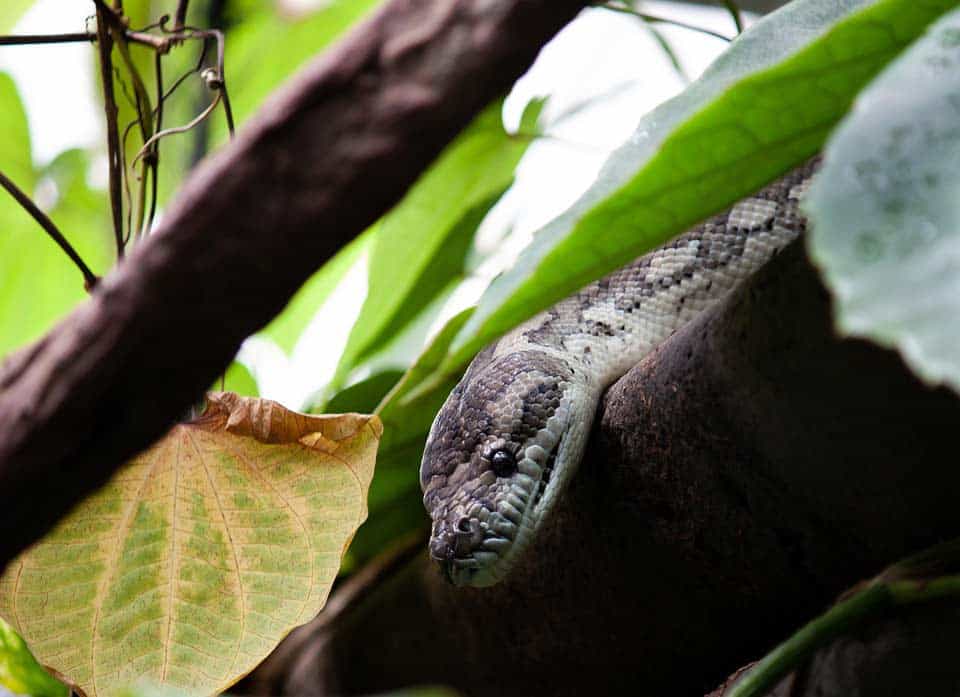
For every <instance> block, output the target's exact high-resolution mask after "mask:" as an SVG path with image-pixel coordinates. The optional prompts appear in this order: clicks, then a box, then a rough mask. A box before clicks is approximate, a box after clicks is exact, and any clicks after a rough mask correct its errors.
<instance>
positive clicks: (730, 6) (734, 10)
mask: <svg viewBox="0 0 960 697" xmlns="http://www.w3.org/2000/svg"><path fill="white" fill-rule="evenodd" d="M720 2H721V3H723V6H724V7H726V8H727V12H729V13H730V17H732V18H733V26H734V27H736V29H737V34H741V33H743V16H742V15H741V14H740V8H739V7H737V3H736V2H734V0H720Z"/></svg>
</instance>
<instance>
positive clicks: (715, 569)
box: [259, 246, 960, 696]
mask: <svg viewBox="0 0 960 697" xmlns="http://www.w3.org/2000/svg"><path fill="white" fill-rule="evenodd" d="M956 423H960V400H958V399H957V398H956V397H955V396H954V395H953V394H952V393H949V392H947V391H946V390H934V389H929V388H927V387H925V386H923V385H922V384H920V383H919V382H918V381H917V380H916V379H915V378H914V377H913V376H912V375H911V374H910V373H909V372H908V371H907V370H906V369H905V367H904V366H903V364H902V362H901V361H900V359H899V358H898V357H897V356H896V355H895V354H893V353H891V352H889V351H885V350H882V349H879V348H877V347H875V346H872V345H869V344H867V343H865V342H861V341H851V340H839V339H837V338H836V337H835V336H834V335H833V332H832V329H831V323H830V312H829V307H828V301H827V298H826V294H825V291H824V290H823V288H822V287H821V286H820V284H819V281H818V280H817V277H816V274H815V273H814V271H813V270H812V269H811V268H810V267H809V265H808V264H807V262H806V261H805V259H804V257H803V254H802V249H801V248H800V247H799V246H794V247H792V248H791V249H789V250H788V251H787V252H786V253H785V254H783V255H781V257H780V258H778V259H776V260H775V261H774V262H773V263H772V264H771V265H769V267H768V268H766V269H764V270H763V271H762V272H761V273H760V274H758V275H757V276H756V277H755V278H754V279H752V280H751V281H750V282H749V283H748V284H747V285H746V286H744V287H743V288H742V289H741V290H740V291H738V292H737V293H735V294H734V295H733V296H731V297H730V298H729V299H728V300H727V301H725V302H724V303H723V304H722V305H721V306H720V307H719V308H717V309H716V311H714V312H711V313H709V314H708V315H706V316H704V317H702V318H701V319H699V320H698V321H696V322H694V323H692V324H691V325H689V326H687V327H686V328H684V329H683V330H681V331H680V332H678V333H677V334H676V335H674V337H673V338H672V339H671V340H670V341H668V342H667V343H666V344H664V345H663V346H662V347H661V348H660V349H659V350H657V351H656V352H654V353H653V354H652V355H650V356H649V357H648V358H647V359H645V360H644V361H643V362H642V363H641V364H640V365H638V366H637V367H636V368H634V370H633V371H631V372H630V373H629V374H628V375H626V376H625V377H624V378H623V379H621V380H620V381H619V382H618V383H617V384H616V385H614V386H613V387H612V388H611V389H610V390H609V391H608V393H607V395H606V396H605V399H604V401H603V405H602V409H601V412H600V415H599V417H598V419H597V422H596V425H595V430H594V433H593V435H592V440H591V445H590V447H589V448H588V452H587V457H586V460H585V462H584V463H583V465H582V466H581V469H580V471H579V473H578V474H577V476H576V478H575V480H574V482H573V484H572V486H571V488H570V489H569V491H568V493H567V495H566V496H565V499H564V500H563V501H562V502H561V503H560V504H558V506H559V508H560V510H559V511H558V513H557V514H556V516H555V517H554V518H553V520H552V521H551V522H550V523H549V525H548V527H547V528H546V529H544V530H543V531H542V533H543V534H542V535H541V537H540V538H539V539H538V543H537V546H536V548H535V549H534V550H533V552H532V554H529V555H527V556H526V557H525V558H524V559H522V560H521V562H520V565H519V567H518V568H517V569H516V571H515V573H514V574H512V575H511V576H510V577H509V578H508V579H507V580H506V581H505V582H504V583H502V584H500V585H498V586H495V587H493V588H490V589H481V590H472V589H456V588H453V587H451V586H449V585H447V584H446V583H445V582H444V581H443V580H442V579H441V578H440V576H439V574H438V573H437V572H436V570H435V569H434V568H433V567H432V566H431V565H430V564H429V563H428V561H427V559H426V558H425V556H424V555H420V556H418V557H417V558H416V559H414V560H412V561H411V562H409V563H407V564H406V565H403V566H402V568H401V569H400V570H399V571H397V572H396V573H395V574H393V575H392V576H391V577H390V578H389V579H388V580H386V581H381V582H380V583H378V585H377V587H376V588H374V589H372V591H371V592H370V593H368V594H365V595H363V596H362V598H360V599H359V600H357V601H355V602H352V603H347V604H345V606H344V607H342V608H341V610H340V611H339V612H337V613H336V614H335V616H333V617H326V618H324V619H323V620H322V622H323V626H322V627H314V629H313V631H312V633H311V630H309V629H307V630H304V631H303V632H302V633H301V634H300V635H299V636H300V639H299V646H297V647H295V648H294V649H292V650H291V649H290V648H289V647H288V649H287V652H286V659H285V660H286V664H285V666H284V667H283V669H282V670H278V667H277V666H276V665H274V667H273V673H272V675H274V676H277V675H282V676H283V683H282V684H279V683H277V682H273V683H270V682H266V683H261V684H260V685H259V689H261V690H263V691H265V692H266V691H270V692H273V693H274V694H276V693H277V691H280V690H282V691H284V692H286V693H290V694H362V693H370V692H375V691H378V690H382V689H387V688H392V687H396V686H399V685H408V684H416V683H428V682H429V683H446V684H449V685H452V686H454V687H456V688H459V689H461V690H463V691H464V693H465V694H468V695H531V694H551V695H583V694H657V695H664V696H666V695H691V694H701V695H702V694H704V693H706V692H707V691H709V689H711V688H712V687H714V686H715V685H716V684H717V683H719V682H720V681H721V680H722V678H723V676H724V675H726V674H728V673H729V672H730V671H731V670H732V668H734V667H736V666H738V665H743V664H744V663H746V662H747V661H748V660H752V659H754V658H756V657H758V656H761V655H763V654H764V653H765V652H766V651H767V650H768V649H769V648H771V647H772V646H774V645H775V644H776V643H778V642H779V641H780V640H782V639H783V638H785V637H786V636H788V635H789V634H791V633H792V632H793V631H794V630H795V629H796V628H797V627H799V626H800V625H801V624H802V623H803V622H805V621H806V620H808V619H810V618H811V617H812V616H814V615H815V614H818V613H819V612H821V611H822V610H823V609H824V608H826V607H827V606H828V605H829V604H830V602H832V600H833V599H834V597H835V596H836V594H838V593H839V592H841V591H842V590H844V589H845V588H847V587H849V586H851V585H852V584H853V583H854V582H856V581H858V580H860V579H863V578H867V577H870V576H872V575H874V574H875V573H877V572H878V571H879V570H881V569H882V568H883V567H884V566H885V565H887V564H888V563H890V562H892V561H894V560H896V559H898V558H901V557H903V556H906V555H907V554H908V553H911V552H913V551H916V550H917V549H919V548H921V547H924V546H926V545H928V544H930V543H932V542H935V541H937V540H940V539H943V538H947V537H952V536H957V535H960V509H958V507H957V506H956V503H955V496H954V492H956V491H957V490H958V485H960V470H958V469H957V468H956V467H955V466H953V463H952V461H951V460H950V459H949V458H946V459H945V458H943V456H942V453H949V452H951V451H952V449H953V448H954V442H953V441H954V438H953V425H954V424H956ZM952 616H953V615H951V617H952ZM945 621H946V620H945ZM878 655H879V654H878ZM881 662H882V661H881ZM876 663H877V661H874V663H871V664H870V665H875V664H876ZM855 677H856V676H854V678H855ZM854 678H851V679H854ZM863 679H864V680H867V678H866V677H864V678H863ZM854 681H855V680H854ZM845 684H846V685H847V686H848V687H849V686H850V684H851V683H845ZM864 684H866V683H864ZM804 694H807V693H804ZM810 694H815V693H810ZM830 694H834V693H830ZM836 694H841V693H839V692H838V693H836ZM846 694H859V693H856V692H854V691H848V692H847V693H846ZM863 694H873V693H863ZM883 694H886V693H883ZM903 694H905V693H903ZM912 694H918V693H916V692H913V693H912Z"/></svg>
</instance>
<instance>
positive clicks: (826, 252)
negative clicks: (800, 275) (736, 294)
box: [805, 10, 960, 390]
mask: <svg viewBox="0 0 960 697" xmlns="http://www.w3.org/2000/svg"><path fill="white" fill-rule="evenodd" d="M958 124H960V10H955V11H954V12H952V13H950V14H949V15H947V16H946V17H944V18H943V19H942V20H940V21H939V22H938V23H937V24H935V25H934V26H933V27H932V28H931V30H930V31H929V32H928V33H927V35H926V36H924V37H923V38H922V39H920V40H919V41H917V42H916V43H915V44H914V45H913V46H911V47H910V49H909V50H908V51H907V52H905V53H904V54H903V56H901V57H900V58H899V59H898V60H897V61H896V62H894V63H893V64H892V65H891V66H890V67H889V68H888V69H887V70H885V71H884V72H883V73H882V74H881V75H880V76H879V77H878V78H877V79H876V80H874V81H873V82H872V83H871V84H870V86H869V87H867V88H866V89H865V90H864V91H863V92H862V93H861V94H860V96H859V97H858V99H857V105H856V108H855V109H854V110H853V112H852V113H851V114H850V116H849V117H848V118H847V119H846V120H845V121H844V122H843V124H842V125H841V126H840V128H838V129H837V131H836V133H835V134H834V135H833V137H832V138H831V139H830V142H829V144H828V145H827V148H826V162H825V164H824V166H823V169H822V171H821V172H820V175H819V177H818V178H817V180H816V181H815V183H814V185H813V187H812V188H811V191H810V195H809V197H808V199H807V202H806V206H805V208H806V210H807V212H808V213H809V215H810V217H811V219H812V220H813V222H814V225H813V234H812V236H811V238H810V251H811V254H812V256H813V258H814V259H815V261H816V262H817V264H818V265H819V266H820V268H821V270H822V272H823V276H824V279H825V280H826V282H827V285H828V286H829V287H830V289H831V290H832V291H833V294H834V297H835V299H836V308H837V313H836V319H837V324H838V326H839V327H840V329H841V330H842V331H843V332H844V333H847V334H851V335H855V336H862V337H867V338H869V339H872V340H873V341H876V342H877V343H879V344H881V345H884V346H889V347H892V348H896V349H897V350H898V351H900V353H901V354H902V355H903V357H904V359H905V360H906V361H907V363H908V364H909V365H910V366H911V367H912V368H913V370H914V371H915V372H916V373H917V374H918V375H920V376H921V377H923V378H924V379H925V380H927V381H928V382H931V383H947V384H949V385H950V386H951V387H953V389H955V390H960V353H958V351H957V345H958V344H960V327H958V325H957V317H958V316H960V273H958V271H960V206H958V205H957V202H958V201H960V126H958Z"/></svg>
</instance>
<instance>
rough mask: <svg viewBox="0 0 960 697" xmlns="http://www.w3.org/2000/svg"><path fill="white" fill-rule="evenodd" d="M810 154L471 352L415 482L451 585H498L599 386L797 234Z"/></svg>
mask: <svg viewBox="0 0 960 697" xmlns="http://www.w3.org/2000/svg"><path fill="white" fill-rule="evenodd" d="M815 167H816V162H815V161H811V162H810V163H808V164H806V165H804V166H803V167H801V168H799V169H797V170H794V171H793V172H791V173H790V174H788V175H787V176H785V177H784V178H782V179H780V180H778V181H777V182H775V183H773V184H771V185H769V186H768V187H766V188H765V189H763V190H761V191H759V192H758V193H756V194H755V195H753V196H752V197H750V198H747V199H744V200H742V201H740V202H739V203H737V204H736V205H735V206H733V208H731V209H730V210H729V211H727V212H726V213H723V214H721V215H718V216H715V217H714V218H711V219H710V220H708V221H706V222H704V223H703V224H701V225H700V226H698V227H696V228H695V229H693V230H691V231H690V232H687V233H686V234H684V235H681V236H680V237H678V238H676V239H675V240H674V241H672V242H670V243H669V244H667V245H665V246H663V247H661V248H659V249H657V250H655V251H653V252H651V253H650V254H647V255H645V256H643V257H641V258H639V259H637V260H636V261H634V262H633V263H631V264H629V265H628V266H626V267H624V268H622V269H620V270H619V271H616V272H614V273H612V274H610V275H609V276H607V277H605V278H603V279H601V280H599V281H597V282H595V283H592V284H590V285H589V286H587V287H586V288H584V289H583V290H581V291H580V292H578V293H576V294H575V295H573V296H571V297H569V298H567V299H565V300H563V301H561V302H559V303H557V304H556V305H555V306H553V307H552V308H550V309H549V310H547V311H545V312H543V313H541V314H539V315H536V316H535V317H533V318H532V319H530V320H528V321H527V322H525V323H523V324H522V325H520V326H518V327H517V328H516V329H514V330H513V331H512V332H510V333H509V334H506V335H504V336H503V337H501V338H500V339H499V340H498V341H496V342H494V343H493V344H491V345H490V346H488V347H487V348H486V349H484V350H483V351H482V352H481V353H479V354H478V355H477V356H476V358H475V359H474V360H473V362H472V363H471V365H470V367H469V368H468V370H467V372H466V374H465V375H464V377H463V379H462V380H461V381H460V383H459V384H458V385H457V387H456V388H455V389H454V390H453V392H452V393H451V394H450V396H449V397H448V399H447V401H446V403H445V404H444V406H443V408H442V409H441V410H440V412H439V413H438V414H437V417H436V419H435V420H434V423H433V427H432V428H431V430H430V436H429V439H428V441H427V446H426V449H425V450H424V455H423V462H422V465H421V468H420V482H421V486H422V488H423V492H424V497H423V500H424V504H425V506H426V508H427V510H428V512H429V513H430V515H431V517H432V519H433V533H432V536H431V540H430V553H431V556H433V557H434V558H435V559H436V560H437V561H438V562H439V563H440V564H441V567H442V569H443V571H444V573H445V574H446V575H447V577H448V578H449V579H450V580H451V581H452V582H454V583H456V584H458V585H475V586H485V585H491V584H493V583H496V582H497V581H498V580H500V579H501V578H503V577H504V576H505V575H506V574H507V573H508V572H509V570H510V567H511V566H512V565H513V563H514V561H515V560H516V559H517V558H518V557H519V555H520V554H522V553H524V552H525V550H526V549H527V548H528V547H530V546H531V543H532V542H533V541H534V540H535V538H536V534H537V529H538V526H539V525H541V524H542V522H543V521H544V520H545V519H546V517H547V516H548V515H549V513H550V511H551V510H552V508H553V506H554V504H555V503H556V501H557V500H558V497H559V496H560V494H561V493H562V492H563V491H564V489H565V487H566V485H567V483H568V482H569V481H570V478H571V477H572V475H573V473H574V472H575V471H576V468H577V465H578V463H579V461H580V459H581V457H582V455H583V451H584V447H585V445H586V440H587V435H588V434H589V431H590V427H591V425H592V423H593V418H594V412H595V411H596V407H597V404H598V402H599V399H600V395H601V394H602V392H603V390H604V389H605V388H606V387H607V386H608V385H610V384H611V383H612V382H613V381H615V380H616V379H617V378H619V377H620V376H621V375H623V374H624V373H626V372H627V371H628V370H629V369H630V368H631V367H632V366H633V365H635V364H636V363H637V362H639V361H640V359H641V358H643V357H644V356H645V355H646V354H647V353H648V352H649V351H651V350H652V349H653V348H654V347H656V346H657V345H658V344H659V343H661V342H662V341H664V340H665V339H666V338H667V337H669V336H670V335H671V334H672V333H673V332H674V331H676V330H677V329H678V328H679V327H681V326H683V324H685V323H686V322H688V321H689V320H691V319H692V318H694V317H695V316H697V315H698V314H700V313H701V312H703V311H704V310H705V309H706V308H708V307H710V306H711V305H712V304H714V303H715V302H716V301H717V300H719V299H720V298H722V297H724V295H726V294H727V293H728V292H729V291H730V290H731V289H733V288H734V287H735V286H736V285H737V284H738V283H739V282H740V281H742V280H743V279H745V278H746V277H748V276H749V275H750V274H751V273H753V272H754V271H755V270H757V269H758V268H759V267H761V266H762V265H763V264H764V263H766V262H767V261H768V260H769V259H770V258H771V257H772V256H773V255H774V254H776V253H777V252H778V251H779V250H780V249H782V248H783V247H784V246H786V245H787V244H788V243H790V242H791V241H792V240H794V239H795V238H796V237H797V236H798V235H800V234H801V232H802V231H803V229H804V227H805V221H804V219H803V217H802V215H801V213H800V210H799V202H800V199H801V198H802V196H803V194H804V191H805V190H806V187H807V184H808V182H809V180H810V178H811V176H812V174H813V171H814V169H815Z"/></svg>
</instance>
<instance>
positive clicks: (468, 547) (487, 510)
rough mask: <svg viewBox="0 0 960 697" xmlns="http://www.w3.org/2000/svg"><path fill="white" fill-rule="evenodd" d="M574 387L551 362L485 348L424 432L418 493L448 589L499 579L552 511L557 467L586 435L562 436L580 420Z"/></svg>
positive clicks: (570, 374) (570, 458)
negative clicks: (426, 433) (430, 524)
mask: <svg viewBox="0 0 960 697" xmlns="http://www.w3.org/2000/svg"><path fill="white" fill-rule="evenodd" d="M577 383H578V381H577V376H576V374H575V370H574V369H573V368H572V367H570V366H568V365H567V364H566V363H565V362H564V361H562V360H561V359H559V358H556V357H553V356H551V355H549V354H546V353H543V352H540V351H517V352H514V353H508V354H505V355H501V356H497V357H493V349H492V348H491V349H488V350H487V351H485V352H483V353H481V354H480V355H478V356H477V358H476V359H475V360H474V362H473V363H472V364H471V366H470V369H469V370H468V371H467V374H466V375H465V376H464V378H463V379H462V380H461V381H460V383H459V384H458V385H457V387H456V388H455V389H454V390H453V392H452V393H451V394H450V396H449V397H448V398H447V401H446V403H445V404H444V405H443V408H442V409H441V410H440V412H439V413H438V414H437V417H436V419H435V420H434V422H433V427H432V428H431V429H430V436H429V438H428V440H427V445H426V449H425V450H424V454H423V462H422V464H421V466H420V485H421V488H422V489H423V492H424V496H423V501H424V505H425V506H426V508H427V511H428V512H429V513H430V516H431V518H432V519H433V532H432V535H431V539H430V555H431V556H432V557H433V558H434V559H435V560H437V561H438V562H439V563H440V566H441V569H442V570H443V572H444V574H445V575H446V577H447V578H448V579H449V580H450V581H451V582H452V583H454V584H456V585H472V586H489V585H492V584H494V583H496V582H497V581H499V580H500V579H501V578H502V577H503V576H504V575H505V574H506V573H507V571H508V570H509V568H510V567H511V566H512V564H513V562H514V561H515V560H516V558H517V557H518V555H519V554H520V553H521V552H522V551H523V549H524V548H525V547H526V546H527V544H528V543H529V541H530V539H531V538H532V536H533V533H534V530H535V529H536V527H537V526H538V525H539V524H540V522H541V521H542V520H543V518H544V516H545V514H546V513H547V511H549V509H550V508H551V506H552V505H553V503H554V501H555V500H556V495H557V493H558V492H559V491H560V490H561V487H562V484H563V483H564V481H565V480H566V479H568V478H569V475H570V474H571V472H570V471H569V470H570V469H571V468H569V467H562V465H563V464H564V463H566V462H572V463H576V462H578V461H579V458H580V455H581V453H582V447H583V441H584V440H585V436H586V433H585V430H586V429H584V428H582V426H579V425H578V426H577V428H576V429H575V430H577V431H578V433H577V437H576V438H573V439H572V440H571V438H570V437H569V436H570V432H571V425H572V424H574V423H579V422H578V421H577V418H575V417H579V416H581V415H575V414H573V413H572V412H571V409H572V408H573V405H574V404H579V403H582V402H583V401H584V400H583V399H582V395H581V399H578V400H576V401H574V400H573V399H572V396H573V394H574V392H576V390H577ZM587 401H589V400H587ZM588 408H592V405H588ZM591 413H592V412H591ZM586 419H587V421H588V422H589V420H590V414H587V415H586ZM581 421H582V419H581ZM580 431H584V432H583V433H580ZM574 450H575V452H573V451H574ZM561 470H562V471H561Z"/></svg>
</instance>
